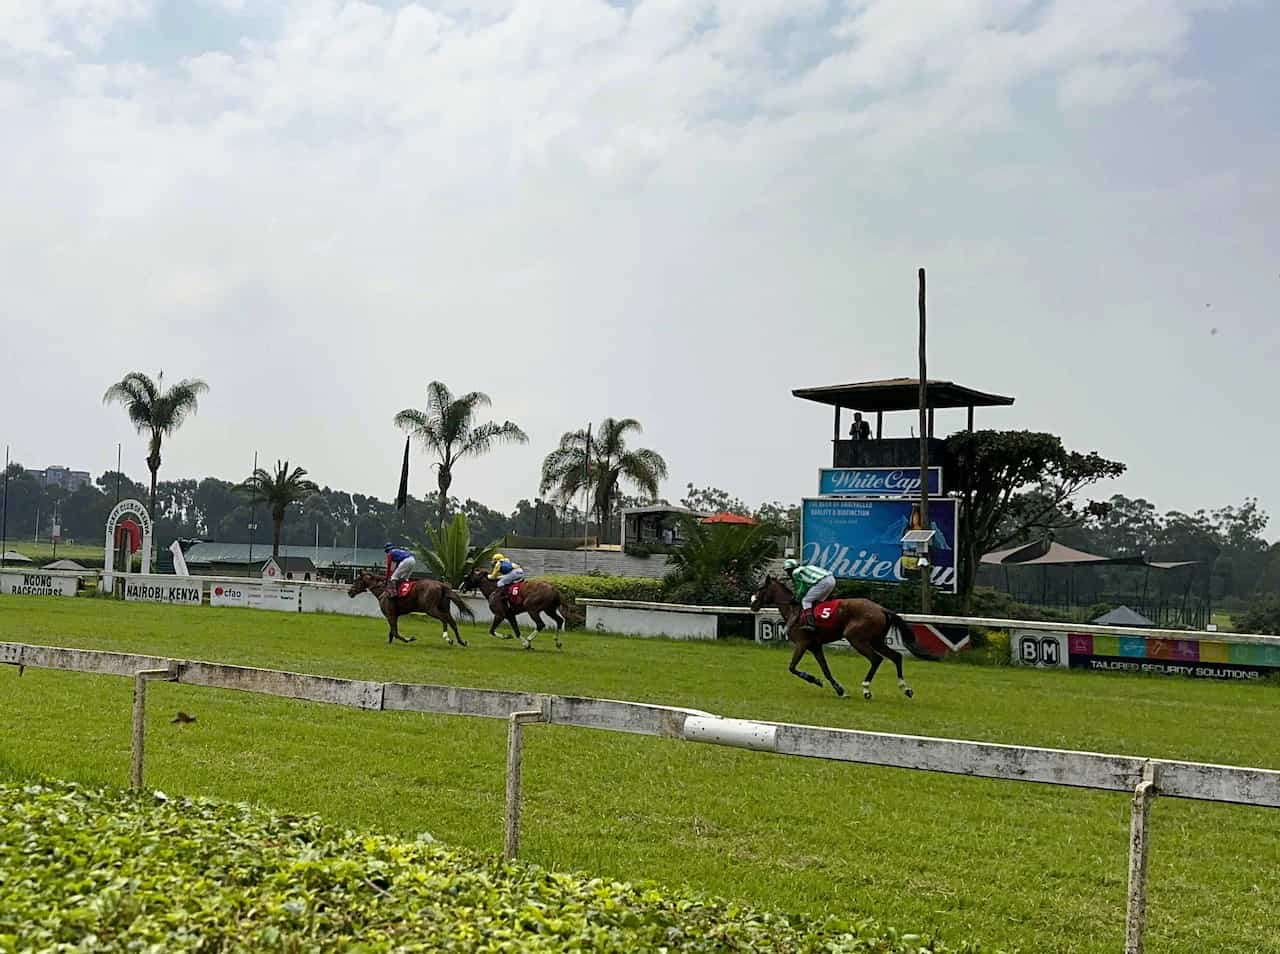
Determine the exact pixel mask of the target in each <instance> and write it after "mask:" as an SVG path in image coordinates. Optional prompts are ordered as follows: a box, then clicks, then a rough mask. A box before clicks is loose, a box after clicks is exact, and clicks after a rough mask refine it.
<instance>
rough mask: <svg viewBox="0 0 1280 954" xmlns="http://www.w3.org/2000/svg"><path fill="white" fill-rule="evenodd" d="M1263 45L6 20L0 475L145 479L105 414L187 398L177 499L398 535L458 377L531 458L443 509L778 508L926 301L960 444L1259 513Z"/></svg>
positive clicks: (878, 21)
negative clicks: (316, 490) (184, 391)
mask: <svg viewBox="0 0 1280 954" xmlns="http://www.w3.org/2000/svg"><path fill="white" fill-rule="evenodd" d="M1277 36H1280V7H1278V6H1277V5H1276V4H1274V3H1271V2H1269V0H1256V2H1239V3H1231V2H1227V0H1057V2H1045V0H1039V2H1033V0H983V2H979V0H927V2H926V0H844V2H824V0H718V2H717V0H639V2H634V3H627V2H612V3H610V2H604V0H465V2H464V0H436V2H424V3H417V4H401V3H398V2H394V3H393V2H388V3H381V4H370V3H340V2H297V3H275V2H272V3H265V2H258V0H205V2H204V3H202V4H201V3H196V2H193V0H183V2H177V0H58V2H50V0H6V2H4V3H3V4H0V182H2V183H3V187H2V188H0V221H2V222H3V228H0V316H2V318H0V320H2V321H3V340H4V356H3V361H2V362H0V368H2V372H0V373H2V375H3V377H2V381H3V393H4V406H5V408H6V410H5V412H4V413H3V415H0V416H2V419H3V427H2V428H0V431H2V433H0V441H3V442H7V443H9V444H10V445H12V453H13V455H14V456H15V457H16V458H17V459H19V460H21V461H22V462H23V463H25V464H27V465H28V466H37V467H41V466H45V465H47V464H52V463H61V464H66V465H69V466H71V467H74V468H77V469H80V468H83V469H87V470H91V471H92V472H93V473H94V474H95V476H96V475H97V474H98V473H100V472H101V471H102V470H104V469H106V468H107V467H109V466H114V461H115V445H116V442H117V441H123V442H124V448H125V461H126V468H125V469H126V471H128V472H130V473H131V474H132V475H133V476H135V477H142V476H143V475H144V474H145V465H144V464H143V457H144V456H145V453H146V452H145V447H144V445H143V443H142V441H140V440H139V439H138V438H137V437H136V436H135V435H134V434H133V432H132V431H131V429H130V427H129V425H128V422H127V420H126V418H125V416H124V414H123V412H122V411H121V410H120V409H119V408H116V407H104V406H103V405H102V402H101V398H102V393H103V391H104V389H105V388H106V387H107V385H108V384H110V383H111V382H112V381H113V380H116V379H118V378H119V377H120V376H121V375H122V374H123V373H124V372H126V371H128V370H131V369H135V368H136V369H141V370H146V371H148V372H155V371H157V370H159V369H163V370H164V372H165V374H166V377H168V378H170V379H177V378H180V377H186V376H199V377H203V378H205V379H206V380H207V381H208V382H209V384H210V388H211V390H210V393H209V394H208V396H207V397H206V398H205V399H204V401H203V402H202V405H201V409H200V413H199V416H198V417H196V418H195V419H193V420H192V421H191V422H190V423H189V424H188V425H187V426H185V427H184V428H183V429H182V431H181V432H180V433H179V434H178V435H177V436H176V437H174V438H173V439H172V441H170V442H169V443H168V444H167V445H166V448H165V454H164V467H163V469H162V471H161V476H162V478H163V477H166V476H167V477H169V478H176V477H187V476H202V475H205V474H215V475H219V476H223V477H226V478H229V479H230V478H236V479H238V478H241V477H243V476H245V475H246V474H247V473H248V471H249V469H250V466H251V464H252V460H253V454H254V451H255V450H256V451H258V452H259V453H260V454H261V455H262V458H263V459H272V460H273V459H275V458H276V457H287V458H289V459H290V460H291V461H293V462H296V463H300V464H302V465H303V466H305V467H306V468H308V469H309V470H310V471H311V472H312V474H313V475H314V476H315V478H316V479H317V480H319V481H320V482H321V483H327V484H330V485H332V486H339V487H343V488H346V489H351V490H360V491H363V492H366V493H372V494H376V495H378V496H380V497H383V498H384V499H386V498H390V497H391V496H392V495H393V494H394V492H395V488H396V483H397V480H398V475H399V457H400V452H401V447H402V440H403V438H402V436H400V435H399V433H398V432H397V431H396V430H395V429H394V427H393V425H392V423H391V418H392V416H393V415H394V414H395V412H396V411H398V410H400V409H401V408H404V407H409V406H421V405H422V403H423V402H424V401H425V395H426V384H427V382H428V381H429V380H431V379H433V378H439V379H442V380H444V381H445V382H447V383H448V384H449V385H450V386H451V387H452V388H453V389H454V390H455V391H463V390H472V389H478V390H483V391H487V392H489V393H490V394H491V395H492V396H493V399H494V406H493V409H492V412H493V416H494V417H497V418H498V419H503V418H510V419H512V420H515V421H517V422H518V423H520V424H521V425H522V426H523V427H524V428H525V430H526V431H527V432H528V433H529V435H530V437H531V443H530V445H529V446H528V447H523V448H512V449H504V450H499V451H497V452H495V453H494V454H493V455H492V456H491V457H488V458H486V459H483V460H481V461H478V462H470V463H467V464H465V465H462V466H461V467H460V468H459V470H458V472H457V476H456V482H455V485H454V489H455V492H457V493H460V494H461V495H463V496H474V497H476V498H477V499H480V500H482V501H484V502H486V503H488V504H490V505H493V506H498V507H503V508H506V507H509V506H511V505H512V504H513V503H514V502H515V500H517V499H518V498H520V497H528V496H532V495H533V494H534V493H535V491H536V489H537V482H538V467H539V463H540V461H541V459H542V457H543V456H544V455H545V454H546V453H547V451H549V450H550V449H551V448H552V446H553V445H554V444H555V443H556V441H557V440H558V438H559V436H560V434H561V433H562V432H563V431H565V430H568V429H572V428H577V427H580V426H583V425H585V424H586V423H587V422H588V421H591V420H599V419H600V418H602V417H604V416H606V415H613V416H631V417H636V418H639V419H640V420H641V421H642V422H643V423H644V425H645V433H644V435H643V445H644V446H648V447H652V448H654V449H655V450H658V451H659V452H661V453H662V454H663V455H664V456H665V457H666V459H667V461H668V463H669V465H670V469H671V480H670V481H669V484H668V486H667V488H666V492H667V494H668V495H669V496H671V497H672V498H673V499H677V498H678V497H679V496H680V494H681V491H682V490H683V487H684V485H685V484H686V483H687V482H689V481H692V482H694V483H696V484H699V485H705V484H715V485H719V486H721V487H724V488H725V489H727V490H729V491H731V492H733V493H735V494H738V495H740V496H742V497H744V498H746V499H747V500H749V501H753V502H754V501H758V500H760V499H766V498H767V499H773V498H777V499H782V500H796V499H798V498H799V497H801V496H802V495H807V494H811V493H813V492H815V491H816V473H815V471H816V469H817V467H818V466H819V465H821V464H825V463H829V454H830V450H829V443H828V442H829V440H830V433H831V421H830V414H829V411H828V409H826V408H823V407H821V406H819V405H815V404H809V403H807V402H802V401H798V400H796V399H795V398H793V397H791V395H790V390H791V389H792V388H794V387H803V386H811V385H824V384H833V383H838V382H845V381H858V380H865V379H871V378H882V377H891V376H898V375H912V374H914V373H915V360H916V356H915V334H916V324H915V321H916V318H915V293H916V289H915V270H916V268H917V267H919V266H924V267H926V268H927V269H928V274H929V289H930V291H929V308H930V310H929V314H930V322H931V325H930V336H931V337H930V371H931V376H936V377H942V378H947V379H951V380H955V381H958V382H961V383H963V384H967V385H970V386H973V387H978V388H985V389H988V390H993V391H997V392H1000V393H1004V394H1010V395H1013V396H1015V397H1016V398H1017V404H1016V405H1015V406H1014V407H1012V408H999V409H991V410H988V411H985V412H981V411H980V412H979V418H978V423H979V425H980V426H981V425H985V426H990V427H1000V428H1015V427H1026V428H1035V429H1043V430H1049V431H1053V432H1056V433H1060V434H1061V435H1062V436H1063V437H1064V438H1065V440H1066V441H1067V442H1068V444H1069V445H1070V446H1071V447H1073V448H1076V449H1080V450H1094V449H1096V450H1098V451H1099V452H1101V453H1102V454H1104V455H1106V456H1109V457H1113V458H1116V459H1119V460H1122V461H1124V462H1126V463H1127V464H1128V465H1129V473H1128V475H1127V476H1126V477H1125V478H1124V479H1123V480H1121V481H1119V482H1117V483H1116V484H1115V485H1114V486H1108V487H1107V488H1104V490H1105V491H1106V492H1110V491H1112V490H1116V491H1120V492H1124V493H1129V494H1132V495H1142V496H1146V497H1148V498H1149V499H1151V500H1152V501H1154V502H1155V503H1156V504H1157V506H1159V507H1160V508H1161V509H1172V508H1179V509H1193V508H1197V507H1202V506H1203V507H1217V506H1222V505H1225V504H1231V503H1238V502H1239V501H1240V500H1241V499H1242V498H1244V497H1246V496H1254V495H1256V496H1258V497H1260V498H1261V499H1262V502H1263V504H1264V506H1267V507H1269V508H1270V509H1271V510H1272V511H1273V512H1276V511H1280V492H1277V489H1276V471H1277V469H1278V468H1280V441H1277V439H1276V437H1275V386H1274V382H1273V376H1274V374H1275V370H1276V369H1277V367H1280V360H1278V359H1280V322H1278V321H1277V310H1278V309H1277V302H1278V301H1280V177H1278V176H1277V174H1276V170H1277V169H1280V105H1277V103H1278V102H1280V100H1278V99H1277V94H1276V90H1277V89H1280V51H1277V48H1276V45H1275V39H1276V37H1277ZM268 359H272V360H270V361H268ZM911 423H912V421H911V419H910V417H909V415H905V414H904V415H897V416H894V417H891V418H890V419H889V420H888V423H887V429H888V430H889V432H890V433H895V434H897V433H901V434H903V435H905V434H906V433H907V429H908V427H909V426H910V425H911ZM962 423H963V412H951V413H940V415H939V429H940V430H942V429H950V428H951V427H953V426H954V427H958V426H960V425H961V424H962ZM427 464H428V461H427V459H426V458H425V457H423V456H420V455H415V457H414V461H413V470H412V475H411V489H412V491H413V492H414V493H418V494H421V493H425V492H426V491H428V490H430V489H431V488H432V487H433V486H434V475H433V474H432V472H430V471H429V470H428V468H427ZM1276 524H1278V525H1280V513H1277V521H1276ZM1278 533H1280V526H1277V525H1273V527H1272V528H1271V533H1270V534H1269V535H1271V536H1276V535H1278Z"/></svg>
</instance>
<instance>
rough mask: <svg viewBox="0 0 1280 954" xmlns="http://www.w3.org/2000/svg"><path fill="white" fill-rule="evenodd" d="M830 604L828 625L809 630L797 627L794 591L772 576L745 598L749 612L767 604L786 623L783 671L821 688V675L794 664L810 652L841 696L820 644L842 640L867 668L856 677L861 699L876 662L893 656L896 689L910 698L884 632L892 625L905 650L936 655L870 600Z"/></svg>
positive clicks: (899, 619)
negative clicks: (864, 660)
mask: <svg viewBox="0 0 1280 954" xmlns="http://www.w3.org/2000/svg"><path fill="white" fill-rule="evenodd" d="M833 602H834V603H835V614H834V617H833V618H832V619H831V621H830V622H829V623H826V624H824V623H818V624H817V626H816V628H815V629H813V630H808V629H803V628H801V626H800V625H799V623H800V609H801V607H800V601H799V600H798V599H796V595H795V593H794V592H792V590H791V588H790V587H789V586H787V584H786V583H784V582H783V581H782V580H778V579H775V578H774V577H773V576H766V577H765V578H764V582H763V583H762V584H761V585H760V588H759V589H758V590H756V593H755V595H754V596H752V597H751V612H753V613H758V612H759V611H760V610H761V609H762V608H764V607H766V606H773V607H776V608H777V610H778V612H779V613H781V614H782V618H783V620H784V621H785V622H786V624H787V638H788V639H789V640H791V644H792V651H791V665H790V666H789V667H788V668H789V671H790V672H791V673H792V674H793V675H796V676H799V677H800V678H801V679H803V680H804V681H805V682H811V683H813V684H814V685H815V686H819V687H821V686H822V680H821V679H818V678H817V677H816V676H813V675H811V674H809V673H807V672H805V671H804V670H803V669H797V668H796V666H797V665H798V664H799V662H800V660H801V659H802V658H803V657H804V654H805V653H807V652H808V653H813V657H814V658H815V659H816V660H818V665H819V666H821V667H822V674H823V675H824V676H826V677H827V681H828V682H830V683H831V688H833V689H834V690H835V691H836V695H837V696H843V695H844V686H842V685H840V683H838V682H837V681H836V677H835V676H833V675H831V669H830V667H829V666H827V657H826V655H825V654H824V653H823V651H822V647H823V646H824V645H826V644H827V643H834V642H838V641H839V640H841V639H847V640H848V641H849V645H850V646H852V647H853V648H854V649H856V650H857V651H858V652H860V653H862V655H864V656H866V657H867V659H868V660H870V661H871V669H870V671H868V672H867V677H866V678H865V679H863V680H862V698H864V699H870V698H871V680H872V679H873V678H874V677H875V674H876V670H877V669H879V668H880V663H881V662H882V661H883V660H885V659H891V660H893V665H894V667H895V668H896V669H897V670H898V688H899V689H901V690H902V692H903V694H904V695H906V697H907V698H908V699H910V698H911V697H912V696H914V695H915V691H914V690H913V689H912V688H911V687H910V686H908V685H907V681H906V680H905V679H904V678H903V677H902V654H901V653H900V652H898V651H897V650H896V649H894V648H892V647H891V646H890V645H889V643H888V641H887V639H886V637H887V636H888V635H889V630H890V629H896V630H897V631H898V635H899V636H901V637H902V641H903V642H904V643H905V644H906V645H907V646H908V647H909V648H910V649H911V651H912V653H914V654H915V655H918V656H922V657H924V658H926V659H936V658H937V657H936V656H934V655H932V654H931V653H929V652H928V651H927V650H925V649H923V648H922V647H921V646H920V645H919V644H918V643H917V642H916V637H915V633H913V632H912V631H911V624H909V623H908V622H907V621H906V620H905V619H903V618H902V617H901V616H899V615H898V614H897V613H895V612H893V611H892V610H888V609H885V608H884V607H883V606H881V605H880V604H879V603H877V602H875V601H874V600H866V599H860V598H859V599H848V600H834V601H833Z"/></svg>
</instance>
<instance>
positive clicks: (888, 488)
mask: <svg viewBox="0 0 1280 954" xmlns="http://www.w3.org/2000/svg"><path fill="white" fill-rule="evenodd" d="M919 494H920V468H919V467H915V468H912V467H824V468H822V469H821V470H819V471H818V495H819V496H821V497H915V496H919ZM929 496H930V497H941V496H942V468H941V467H930V468H929Z"/></svg>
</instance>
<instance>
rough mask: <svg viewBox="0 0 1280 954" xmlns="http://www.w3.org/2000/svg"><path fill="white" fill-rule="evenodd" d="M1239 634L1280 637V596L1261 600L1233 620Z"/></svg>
mask: <svg viewBox="0 0 1280 954" xmlns="http://www.w3.org/2000/svg"><path fill="white" fill-rule="evenodd" d="M1232 622H1233V623H1234V624H1235V630H1236V632H1237V633H1264V634H1269V635H1272V636H1280V596H1270V597H1267V598H1266V599H1264V600H1259V601H1258V602H1257V603H1254V604H1253V605H1252V606H1250V607H1249V609H1247V610H1246V611H1245V612H1243V613H1241V614H1240V615H1238V616H1235V617H1233V618H1232Z"/></svg>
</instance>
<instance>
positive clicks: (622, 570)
mask: <svg viewBox="0 0 1280 954" xmlns="http://www.w3.org/2000/svg"><path fill="white" fill-rule="evenodd" d="M502 552H503V553H505V554H506V555H507V556H509V557H510V558H511V559H513V560H515V561H516V562H517V563H519V564H520V565H521V566H522V567H524V568H525V572H527V573H528V574H529V575H530V576H560V575H573V576H581V575H582V574H584V573H589V572H591V571H592V570H597V571H599V572H600V573H605V574H608V575H609V576H629V577H637V578H647V579H651V580H660V579H662V577H663V576H665V575H666V572H667V558H666V555H665V554H660V553H655V554H654V555H653V556H651V557H634V556H627V555H626V554H625V553H623V552H621V551H620V550H523V549H516V548H512V549H510V550H503V551H502Z"/></svg>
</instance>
